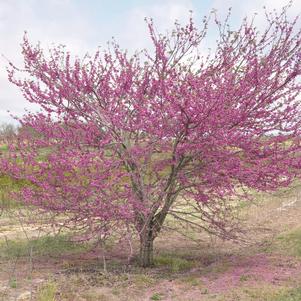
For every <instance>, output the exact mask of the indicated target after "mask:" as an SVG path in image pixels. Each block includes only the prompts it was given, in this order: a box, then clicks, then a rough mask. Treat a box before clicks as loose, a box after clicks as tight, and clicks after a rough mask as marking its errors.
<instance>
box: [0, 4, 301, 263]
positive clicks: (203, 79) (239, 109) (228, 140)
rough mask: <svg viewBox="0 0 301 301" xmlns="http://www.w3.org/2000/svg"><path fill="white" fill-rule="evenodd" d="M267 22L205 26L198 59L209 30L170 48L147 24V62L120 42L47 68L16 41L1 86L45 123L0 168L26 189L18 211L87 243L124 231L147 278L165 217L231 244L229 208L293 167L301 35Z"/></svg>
mask: <svg viewBox="0 0 301 301" xmlns="http://www.w3.org/2000/svg"><path fill="white" fill-rule="evenodd" d="M266 16H267V21H268V23H267V24H268V25H267V28H266V30H265V31H263V32H262V33H259V32H258V31H257V29H256V27H255V26H254V25H253V24H252V22H248V21H247V20H244V21H243V23H242V25H241V26H240V27H239V29H238V30H236V31H231V30H230V27H229V25H228V21H226V22H225V23H223V24H222V23H220V22H219V21H218V20H217V19H216V18H215V23H216V25H217V28H218V30H219V41H218V43H217V46H216V50H215V52H214V53H213V54H209V55H205V56H202V55H201V50H200V45H201V42H202V41H203V40H204V38H205V36H206V32H207V27H208V22H209V19H208V18H207V19H206V18H205V19H204V23H203V28H202V29H200V30H199V29H197V28H196V26H195V25H194V23H193V20H192V19H190V21H189V22H188V24H187V25H186V26H184V27H181V26H180V25H179V24H178V23H175V27H174V30H173V31H172V32H171V33H169V34H166V35H161V34H158V33H157V31H156V30H155V27H154V26H153V23H152V21H151V20H150V21H147V25H148V28H149V33H150V38H151V41H152V43H153V46H154V52H149V51H146V50H143V51H141V52H139V53H135V54H134V55H133V56H129V55H128V54H127V52H126V51H123V50H121V49H120V47H119V46H118V45H117V44H116V43H112V45H111V47H110V49H108V50H104V51H103V52H100V51H98V52H96V53H95V55H94V56H89V55H86V56H85V57H84V58H83V59H80V58H72V57H71V55H70V53H69V52H67V51H65V49H64V47H63V46H58V47H55V48H53V49H52V50H50V52H49V53H48V54H47V55H45V54H44V51H43V49H42V48H41V47H40V45H39V44H38V45H36V46H34V45H32V44H31V43H30V42H29V41H28V39H27V37H26V36H25V37H24V41H23V44H22V54H23V56H24V63H25V64H24V68H23V69H19V68H17V67H15V66H14V65H13V64H11V65H10V68H9V80H10V81H11V82H12V83H13V84H15V85H17V86H18V87H19V88H20V89H21V91H22V92H23V95H24V97H25V98H26V99H27V100H28V101H30V102H32V103H36V104H39V105H40V106H41V108H42V110H41V112H39V113H35V114H31V113H29V114H27V115H26V116H24V117H23V118H22V119H20V122H21V124H22V126H23V127H24V128H30V129H32V131H23V132H21V134H20V136H19V139H18V143H16V144H11V145H10V150H11V151H10V152H9V155H8V156H7V157H6V158H5V160H2V165H1V166H2V169H3V171H4V172H5V173H6V174H9V175H10V176H12V177H14V178H18V179H25V180H27V181H28V183H30V185H27V186H25V187H24V188H23V189H21V191H20V195H19V196H20V197H21V198H22V201H23V202H25V203H26V204H29V205H31V206H34V207H35V208H39V209H41V210H43V211H45V212H53V213H57V214H63V216H64V219H63V220H64V221H65V222H66V224H67V222H68V223H69V225H72V226H74V227H75V225H81V226H82V227H86V228H89V229H90V231H91V233H94V234H95V235H97V234H99V233H102V234H104V235H105V234H108V233H109V232H110V231H113V230H114V231H115V230H117V229H120V230H123V229H125V230H126V231H130V229H134V231H136V233H137V235H138V237H139V238H140V263H141V265H142V266H144V267H146V266H150V265H152V264H153V241H154V239H155V238H156V237H157V236H158V234H159V232H160V231H161V229H162V227H163V225H164V222H165V219H166V217H167V215H170V216H173V217H174V218H175V219H177V221H178V222H179V223H181V222H190V223H191V224H193V225H195V226H199V227H201V228H203V229H205V230H206V231H209V232H211V233H215V234H217V235H220V236H222V237H224V238H228V237H235V235H236V234H235V233H236V232H235V229H236V224H235V221H234V219H233V216H232V214H231V212H232V209H231V208H233V201H237V199H238V198H244V197H247V192H248V191H250V190H251V189H255V190H258V191H272V190H275V189H277V188H279V187H283V186H287V185H289V183H290V182H291V181H292V179H293V178H294V177H295V176H296V175H297V174H298V169H299V168H300V156H299V154H300V148H301V147H300V122H301V118H300V117H301V116H300V103H299V101H298V95H299V93H300V92H301V84H300V82H299V81H298V76H299V75H300V74H301V63H300V62H301V61H300V59H301V33H300V31H297V30H296V20H295V21H292V22H289V21H288V20H287V17H286V9H284V10H283V11H282V12H281V13H280V14H275V13H273V14H269V13H267V15H266ZM33 131H34V135H33V134H32V133H33ZM189 208H190V209H189ZM191 208H192V209H191ZM196 217H198V218H199V219H200V221H201V222H199V221H196V220H195V218H196Z"/></svg>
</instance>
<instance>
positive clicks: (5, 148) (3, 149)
mask: <svg viewBox="0 0 301 301" xmlns="http://www.w3.org/2000/svg"><path fill="white" fill-rule="evenodd" d="M7 150H8V145H7V144H3V145H0V152H6V151H7Z"/></svg>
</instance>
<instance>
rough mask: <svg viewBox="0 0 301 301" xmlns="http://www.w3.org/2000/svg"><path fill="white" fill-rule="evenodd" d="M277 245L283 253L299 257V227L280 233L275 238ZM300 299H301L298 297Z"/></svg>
mask: <svg viewBox="0 0 301 301" xmlns="http://www.w3.org/2000/svg"><path fill="white" fill-rule="evenodd" d="M277 242H278V244H277V246H276V248H279V249H280V250H282V251H285V253H286V254H287V253H290V254H291V255H294V256H298V257H301V228H298V229H295V230H292V231H290V232H288V233H285V234H282V235H280V236H278V238H277ZM300 300H301V299H300Z"/></svg>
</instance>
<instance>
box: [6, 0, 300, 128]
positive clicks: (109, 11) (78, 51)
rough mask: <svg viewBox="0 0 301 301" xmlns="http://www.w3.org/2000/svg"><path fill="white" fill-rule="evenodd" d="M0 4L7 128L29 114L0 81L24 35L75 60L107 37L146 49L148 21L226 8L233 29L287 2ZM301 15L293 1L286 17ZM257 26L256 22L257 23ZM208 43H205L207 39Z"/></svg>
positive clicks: (48, 0)
mask: <svg viewBox="0 0 301 301" xmlns="http://www.w3.org/2000/svg"><path fill="white" fill-rule="evenodd" d="M249 2H250V3H248V4H247V1H244V0H213V1H210V0H140V1H138V0H0V54H1V55H2V56H1V58H0V123H2V122H12V118H11V117H10V113H8V112H7V111H8V110H9V111H10V112H11V113H12V114H15V115H19V116H20V115H22V114H24V108H28V109H30V110H34V109H35V108H34V107H33V106H32V105H30V104H29V103H28V102H27V101H26V100H25V99H24V98H23V97H22V95H21V93H20V92H19V91H18V89H17V88H15V87H14V86H12V85H11V84H10V83H9V82H8V80H7V75H6V71H5V70H6V66H7V59H6V58H8V59H9V60H11V61H12V62H14V63H15V64H17V65H18V66H22V57H21V53H20V50H21V48H20V42H21V41H22V37H23V34H24V31H27V32H28V37H29V39H30V40H31V41H32V42H34V43H36V42H38V41H40V42H41V44H42V46H43V47H44V48H48V47H51V45H52V44H53V43H54V44H64V45H66V47H67V49H68V50H70V51H71V52H72V53H73V54H75V55H82V54H84V53H85V52H87V51H88V52H90V53H92V52H93V51H94V50H95V49H96V48H97V46H102V45H105V43H106V41H108V40H110V39H111V37H113V36H114V38H115V39H116V40H117V42H118V43H119V44H120V45H121V47H122V48H128V49H130V50H135V49H139V48H143V47H147V46H148V43H149V40H148V37H147V31H146V26H145V22H144V18H145V17H152V18H153V19H154V22H155V24H156V26H157V27H158V28H159V30H162V31H165V30H166V29H168V28H171V26H172V24H173V22H174V20H175V19H178V20H179V21H181V22H185V20H187V18H188V17H189V11H190V10H192V11H193V15H194V18H195V20H196V21H198V20H201V18H202V16H204V15H206V14H208V12H209V11H210V10H211V9H212V8H216V9H217V10H218V13H219V15H221V16H224V15H225V14H226V12H227V9H228V8H229V7H232V12H233V13H232V23H233V24H234V25H235V24H239V22H240V20H241V19H242V18H243V17H244V16H246V15H252V14H253V13H254V12H256V11H257V12H260V11H262V7H263V6H264V5H266V6H267V7H268V9H280V8H281V7H283V6H284V5H285V4H287V3H288V1H287V0H253V1H249ZM300 13H301V1H300V0H295V1H294V4H293V7H292V8H291V9H290V14H291V15H292V16H294V15H297V14H300ZM261 21H262V19H261V17H260V16H259V17H258V22H259V23H260V22H261ZM209 39H210V37H209Z"/></svg>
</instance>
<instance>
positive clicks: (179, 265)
mask: <svg viewBox="0 0 301 301" xmlns="http://www.w3.org/2000/svg"><path fill="white" fill-rule="evenodd" d="M154 262H155V265H156V266H165V267H168V268H169V269H170V270H171V271H172V272H180V271H185V270H189V269H191V268H192V267H193V266H194V264H195V263H194V262H193V261H188V260H186V259H183V258H180V257H176V256H174V255H168V254H166V255H160V256H156V257H155V259H154Z"/></svg>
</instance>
